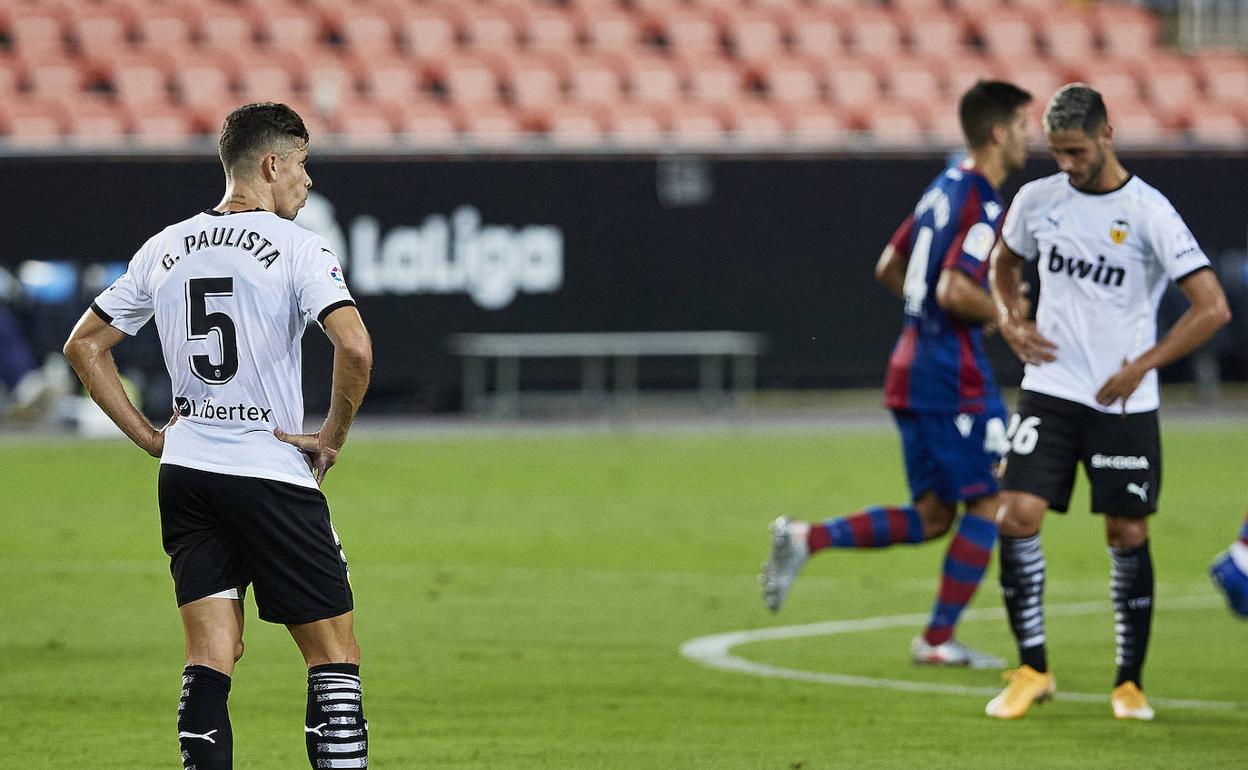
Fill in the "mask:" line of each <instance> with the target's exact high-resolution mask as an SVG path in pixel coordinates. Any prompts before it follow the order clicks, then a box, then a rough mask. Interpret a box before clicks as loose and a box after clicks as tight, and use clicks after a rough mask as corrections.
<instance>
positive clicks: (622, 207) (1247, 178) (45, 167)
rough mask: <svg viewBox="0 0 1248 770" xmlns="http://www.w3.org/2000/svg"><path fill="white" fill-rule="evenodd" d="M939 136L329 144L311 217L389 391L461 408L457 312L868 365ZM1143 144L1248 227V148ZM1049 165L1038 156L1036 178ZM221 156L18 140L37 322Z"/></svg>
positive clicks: (775, 373) (496, 322)
mask: <svg viewBox="0 0 1248 770" xmlns="http://www.w3.org/2000/svg"><path fill="white" fill-rule="evenodd" d="M942 160H943V159H941V158H939V157H930V156H929V157H890V158H869V157H817V158H812V157H787V156H778V157H727V156H723V157H704V158H699V157H693V156H675V155H673V156H663V157H659V158H655V157H584V158H578V157H563V158H543V159H523V158H495V159H489V158H475V159H463V158H460V159H455V158H447V159H433V160H431V159H402V158H400V159H395V158H368V157H338V158H314V160H313V163H312V164H311V165H310V173H311V174H312V177H313V179H314V182H315V188H314V193H315V196H314V197H313V198H312V199H311V201H310V203H309V206H308V207H307V208H306V209H305V211H304V212H303V213H302V214H301V215H300V221H301V222H302V223H304V224H305V225H307V226H309V227H311V228H312V229H315V230H317V231H319V232H321V233H322V234H324V235H325V236H326V237H327V238H329V239H330V241H331V242H333V243H334V245H335V248H336V249H337V250H338V251H339V252H340V254H341V255H342V256H344V257H345V259H344V266H345V267H346V270H347V273H348V279H349V282H350V285H351V287H352V290H353V292H354V294H355V296H356V298H357V300H358V301H359V304H360V306H361V310H362V312H363V314H364V317H365V319H366V321H367V323H368V325H369V327H370V329H371V331H372V333H373V335H374V341H375V345H376V356H375V359H376V370H375V374H374V391H373V396H372V397H371V399H370V401H371V403H372V406H373V407H374V408H378V407H389V408H395V409H416V410H433V411H436V410H446V409H453V408H456V407H457V406H458V399H459V378H460V368H459V363H458V361H457V360H455V359H454V358H453V357H451V356H450V355H449V353H448V352H447V351H446V348H445V343H446V338H447V335H449V334H451V333H455V332H487V331H488V332H499V331H507V332H524V331H530V332H561V331H652V330H709V329H730V330H740V331H750V332H762V333H764V334H766V335H767V336H768V338H769V340H770V350H769V353H768V354H767V355H766V356H764V357H763V358H762V359H761V360H760V362H759V369H758V379H759V384H760V386H762V387H770V388H809V387H837V386H862V385H867V386H873V385H876V384H878V383H879V381H880V379H881V377H882V374H883V370H884V366H885V362H886V360H887V357H888V353H889V351H890V349H891V346H892V343H893V341H894V338H895V335H896V333H897V330H898V328H899V325H900V311H899V306H898V304H897V303H896V302H895V301H894V300H893V299H892V298H891V297H890V296H889V295H888V294H887V293H886V292H885V291H884V290H883V289H882V288H880V287H879V286H877V285H876V284H875V282H874V281H873V280H872V268H873V266H874V263H875V259H876V257H877V255H878V254H879V251H880V249H881V247H882V246H883V244H884V243H885V241H886V240H887V239H888V237H889V236H890V234H891V233H892V231H893V229H894V228H895V227H896V225H897V224H898V223H899V222H900V220H901V219H902V218H903V217H904V216H905V215H906V213H907V212H908V210H909V209H910V208H911V206H912V205H913V203H914V200H915V198H916V196H917V194H918V193H919V192H920V191H921V190H922V188H923V187H924V186H925V185H926V184H927V183H928V182H929V181H930V179H931V178H932V177H933V176H934V175H935V174H936V173H938V172H939V171H940V169H941V167H942ZM1127 164H1128V166H1129V167H1130V168H1131V170H1133V171H1134V172H1136V173H1138V174H1140V175H1141V176H1143V177H1144V178H1145V179H1146V180H1148V181H1149V182H1150V183H1152V184H1154V185H1155V186H1157V187H1158V188H1160V189H1161V190H1162V191H1163V192H1165V193H1166V194H1167V195H1168V196H1169V197H1170V198H1171V200H1172V201H1173V202H1174V204H1175V205H1176V207H1177V208H1178V209H1179V211H1180V212H1182V213H1183V215H1184V216H1185V218H1186V219H1187V221H1188V222H1189V224H1190V225H1191V227H1192V229H1193V230H1194V231H1195V233H1196V234H1197V236H1198V238H1199V239H1200V241H1201V243H1202V245H1203V246H1204V247H1205V248H1206V250H1207V251H1208V253H1209V254H1210V255H1211V256H1215V257H1216V256H1217V255H1220V254H1222V253H1223V252H1227V251H1230V250H1233V249H1240V250H1242V249H1243V248H1244V245H1245V219H1246V217H1245V210H1244V201H1248V190H1246V189H1245V188H1246V187H1248V158H1245V157H1242V156H1227V155H1210V156H1192V155H1186V156H1176V157H1130V158H1129V159H1128V161H1127ZM1052 168H1053V167H1052V163H1051V161H1048V160H1047V159H1044V158H1041V159H1037V160H1036V161H1034V162H1033V163H1032V164H1031V165H1030V166H1029V167H1028V169H1027V170H1026V172H1025V173H1023V174H1021V175H1019V176H1018V177H1017V180H1018V181H1021V180H1024V179H1031V178H1035V177H1038V176H1041V175H1043V174H1047V173H1051V171H1052ZM220 175H221V172H220V167H219V165H218V164H217V162H216V161H215V160H214V159H206V158H178V159H169V158H164V159H162V158H113V159H107V158H105V159H101V158H94V157H92V158H88V157H71V158H61V159H49V158H16V157H15V158H7V159H4V160H2V161H0V200H3V201H5V202H6V206H5V208H6V210H7V211H8V212H9V213H10V216H11V218H10V220H9V224H8V226H7V227H6V228H5V230H6V237H5V238H4V239H2V240H0V264H3V265H5V266H7V267H9V268H10V269H12V270H14V271H15V272H17V268H18V267H19V266H20V265H21V264H22V263H23V262H25V261H27V260H46V261H53V262H56V261H64V262H68V263H71V264H72V265H73V266H74V268H73V269H74V272H75V275H76V277H77V280H78V282H77V284H76V288H75V290H74V291H73V292H72V293H71V295H68V296H67V295H66V294H65V292H61V293H60V294H56V295H54V296H46V297H44V298H43V299H41V300H39V301H36V302H33V303H30V304H27V305H26V306H25V314H26V316H27V317H28V318H29V319H30V320H31V327H32V329H33V330H34V332H35V335H34V336H35V338H36V339H35V342H36V345H37V346H39V347H40V348H42V349H44V350H49V351H50V350H56V349H59V346H60V341H61V340H63V338H64V335H65V333H66V332H67V331H68V328H69V326H70V325H72V323H73V320H74V318H76V316H77V314H78V313H79V312H81V308H82V307H83V306H84V305H85V303H86V302H87V301H88V300H89V297H90V296H91V295H92V294H93V293H94V292H95V291H98V289H99V286H100V285H101V284H102V285H107V282H109V281H111V277H112V276H113V275H115V274H116V273H117V272H118V271H119V270H120V269H123V268H124V261H125V260H127V259H128V258H129V255H130V254H131V253H133V251H134V250H135V248H137V246H138V245H139V244H141V243H142V242H143V241H144V240H145V239H146V238H147V237H149V236H150V235H151V234H152V233H153V232H155V231H156V230H157V229H158V228H160V227H162V226H164V225H165V224H168V223H170V222H173V221H176V220H178V219H181V218H183V217H186V216H188V215H190V214H191V213H192V212H194V211H196V210H200V209H205V208H209V207H211V206H212V205H214V204H215V203H216V202H217V200H219V196H220V192H221V177H220ZM1016 186H1017V185H1015V186H1013V187H1012V188H1011V189H1009V190H1008V192H1009V193H1010V194H1012V193H1013V191H1014V189H1016ZM16 212H21V215H20V217H14V214H15V213H16ZM24 277H26V276H24ZM54 299H59V301H53V300H54ZM1245 311H1248V308H1243V309H1242V310H1241V311H1240V312H1241V317H1243V316H1244V315H1248V312H1245ZM320 337H321V336H320V335H316V334H312V335H309V341H308V344H307V355H308V359H309V366H311V367H314V370H315V367H320V366H321V365H323V364H324V363H325V362H326V361H327V357H328V355H329V348H328V345H327V343H325V342H324V341H323V340H322V339H321V338H320ZM129 347H130V349H129V350H125V351H122V352H121V353H120V354H119V358H120V359H121V360H122V362H123V364H126V363H128V364H129V365H130V366H131V367H134V368H139V369H143V370H147V371H149V372H152V373H153V377H152V380H151V382H152V383H154V384H153V385H152V386H151V391H152V392H153V393H154V394H160V393H161V387H164V388H165V390H164V391H163V392H164V396H162V397H161V399H162V400H163V398H165V397H167V384H162V382H163V380H162V378H163V375H162V374H159V372H160V367H161V361H160V355H159V351H158V350H157V349H156V345H155V340H154V337H153V336H152V335H150V333H149V334H146V335H143V337H142V338H141V339H140V340H139V341H138V342H136V343H133V344H132V345H130V346H129ZM1244 349H1245V347H1244V346H1243V345H1240V346H1239V352H1238V353H1237V354H1236V352H1235V351H1233V350H1227V351H1225V356H1226V358H1227V359H1228V362H1229V366H1228V367H1227V368H1228V370H1229V371H1232V372H1235V371H1242V364H1236V363H1235V362H1234V360H1231V359H1234V358H1235V356H1236V355H1238V356H1239V357H1240V358H1239V359H1238V360H1242V357H1243V356H1244V352H1243V351H1244ZM992 353H993V357H994V360H995V363H996V366H997V372H998V377H999V378H1000V379H1001V380H1002V382H1005V383H1011V382H1017V378H1018V376H1019V369H1018V367H1017V365H1016V363H1015V362H1014V360H1013V358H1012V356H1010V355H1009V353H1008V351H1006V350H1005V349H1004V347H1003V346H1002V345H1001V344H1000V342H999V341H998V340H994V341H993V343H992ZM578 371H579V369H578V368H577V367H576V365H575V364H574V363H573V362H548V363H544V364H542V365H534V366H529V365H526V367H525V373H524V380H525V383H526V384H528V385H537V386H541V387H573V386H574V385H575V384H576V379H577V376H578ZM1184 372H1185V370H1184V369H1183V368H1181V367H1180V368H1179V369H1176V370H1175V371H1173V372H1171V373H1169V375H1170V376H1171V377H1176V376H1177V377H1182V376H1183V375H1184ZM696 376H697V369H696V363H695V362H693V361H688V362H681V361H653V362H651V361H647V362H643V364H642V367H641V379H642V384H643V386H646V385H651V386H654V385H660V386H661V385H672V386H691V385H693V384H694V383H695V382H696ZM311 385H313V390H311V392H309V394H308V396H309V401H310V403H311V404H313V405H315V404H318V403H323V402H324V401H325V399H326V397H327V383H312V384H311Z"/></svg>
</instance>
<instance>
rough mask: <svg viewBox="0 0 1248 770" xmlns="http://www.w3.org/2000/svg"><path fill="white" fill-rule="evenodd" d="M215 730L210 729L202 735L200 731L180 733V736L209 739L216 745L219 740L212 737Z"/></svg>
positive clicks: (202, 739)
mask: <svg viewBox="0 0 1248 770" xmlns="http://www.w3.org/2000/svg"><path fill="white" fill-rule="evenodd" d="M215 732H216V730H209V731H208V732H206V733H204V734H202V735H201V734H199V733H178V737H179V738H198V739H200V740H201V741H208V742H209V743H211V744H213V745H214V746H215V745H216V743H217V742H216V741H214V740H213V739H212V734H213V733H215Z"/></svg>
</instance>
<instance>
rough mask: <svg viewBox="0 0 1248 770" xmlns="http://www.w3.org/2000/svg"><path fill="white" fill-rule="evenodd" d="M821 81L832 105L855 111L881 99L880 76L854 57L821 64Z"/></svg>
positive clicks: (869, 66) (873, 69) (872, 68)
mask: <svg viewBox="0 0 1248 770" xmlns="http://www.w3.org/2000/svg"><path fill="white" fill-rule="evenodd" d="M822 66H823V72H822V76H823V78H822V79H823V81H824V82H825V83H827V87H828V94H829V96H830V98H831V101H832V103H834V104H836V105H838V106H840V107H842V108H845V109H856V108H859V107H864V106H867V105H870V104H874V103H875V102H877V101H879V100H880V98H881V88H880V76H879V74H878V73H877V72H876V70H875V68H874V67H872V66H871V65H869V64H866V63H864V62H863V61H862V59H860V58H857V57H854V58H847V59H840V60H833V61H828V62H823V63H822Z"/></svg>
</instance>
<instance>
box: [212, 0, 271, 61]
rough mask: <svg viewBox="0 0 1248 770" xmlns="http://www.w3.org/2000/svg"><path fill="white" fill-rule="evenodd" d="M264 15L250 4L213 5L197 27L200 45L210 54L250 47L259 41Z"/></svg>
mask: <svg viewBox="0 0 1248 770" xmlns="http://www.w3.org/2000/svg"><path fill="white" fill-rule="evenodd" d="M263 15H264V14H263V12H262V11H260V10H259V9H255V8H253V7H252V6H249V5H238V6H222V5H220V4H218V5H216V6H214V7H213V8H212V9H211V11H209V12H208V13H205V14H204V16H203V19H202V20H200V22H199V25H198V30H199V31H198V36H199V42H200V46H201V47H203V48H206V49H208V50H210V51H221V52H233V51H237V50H239V49H242V48H251V47H253V46H255V45H256V42H257V41H258V40H259V28H260V25H259V21H260V17H261V16H263Z"/></svg>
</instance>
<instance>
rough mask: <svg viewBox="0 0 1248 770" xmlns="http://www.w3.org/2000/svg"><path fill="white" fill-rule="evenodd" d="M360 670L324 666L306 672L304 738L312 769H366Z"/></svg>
mask: <svg viewBox="0 0 1248 770" xmlns="http://www.w3.org/2000/svg"><path fill="white" fill-rule="evenodd" d="M361 696H362V691H361V689H360V667H359V666H356V665H354V664H351V663H326V664H324V665H321V666H313V667H311V668H309V669H308V716H307V723H306V724H305V725H304V728H303V732H304V737H305V738H306V739H307V744H308V762H309V763H310V764H311V765H312V767H313V768H314V769H319V768H356V767H368V723H367V722H365V721H364V706H363V702H362V699H361Z"/></svg>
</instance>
